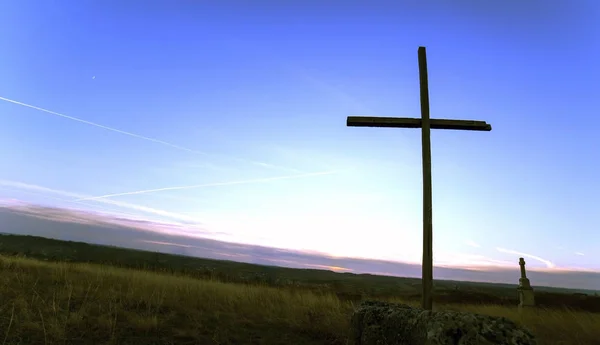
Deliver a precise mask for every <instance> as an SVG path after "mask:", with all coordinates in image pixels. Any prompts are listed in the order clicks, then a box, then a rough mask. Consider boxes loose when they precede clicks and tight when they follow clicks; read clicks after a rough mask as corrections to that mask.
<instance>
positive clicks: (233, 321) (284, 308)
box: [0, 257, 600, 345]
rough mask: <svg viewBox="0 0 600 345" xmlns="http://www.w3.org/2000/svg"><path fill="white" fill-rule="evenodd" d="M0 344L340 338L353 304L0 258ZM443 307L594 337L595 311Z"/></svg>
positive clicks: (574, 337) (597, 333)
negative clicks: (525, 310)
mask: <svg viewBox="0 0 600 345" xmlns="http://www.w3.org/2000/svg"><path fill="white" fill-rule="evenodd" d="M0 269H1V272H0V344H2V345H3V344H346V343H348V341H347V334H348V322H349V318H350V314H351V312H352V305H351V304H350V303H347V302H340V301H339V300H338V298H337V297H335V296H334V295H317V294H315V293H312V292H307V291H304V292H297V291H296V292H295V291H292V290H288V289H282V288H273V287H268V286H250V285H241V284H239V285H238V284H231V283H221V282H217V281H208V280H198V279H193V278H189V277H182V276H175V275H168V274H159V273H152V272H147V271H135V270H128V269H121V268H114V267H110V266H100V265H91V264H67V263H49V262H41V261H36V260H31V259H24V258H11V257H0ZM442 307H443V308H449V309H456V310H465V311H471V312H477V313H481V314H488V315H497V316H505V317H508V318H510V319H513V320H515V321H519V322H522V323H523V324H525V325H526V326H527V327H529V328H530V329H531V330H532V331H533V332H534V333H535V334H536V335H537V337H538V339H539V341H540V344H541V345H544V344H547V345H550V344H552V345H558V344H581V345H596V344H600V342H599V339H600V315H598V314H590V313H579V312H572V311H566V310H563V311H544V312H539V311H538V312H529V313H525V314H524V315H519V314H518V312H517V310H516V308H514V309H513V308H506V307H499V306H485V305H482V306H474V305H448V306H442Z"/></svg>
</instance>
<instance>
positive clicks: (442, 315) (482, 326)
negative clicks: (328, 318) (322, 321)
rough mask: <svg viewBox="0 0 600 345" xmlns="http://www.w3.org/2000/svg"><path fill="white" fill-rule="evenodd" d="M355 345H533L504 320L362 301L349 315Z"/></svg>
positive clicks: (526, 334) (528, 336) (531, 338)
mask: <svg viewBox="0 0 600 345" xmlns="http://www.w3.org/2000/svg"><path fill="white" fill-rule="evenodd" d="M351 327H352V333H353V334H352V337H353V340H354V344H355V345H442V344H443V345H493V344H501V345H536V344H537V342H536V340H535V337H534V336H533V335H532V334H531V333H530V332H529V331H528V330H527V329H525V328H523V327H521V326H519V325H517V324H516V323H515V322H513V321H511V320H508V319H506V318H504V317H492V316H487V315H478V314H471V313H463V312H454V311H433V312H431V311H427V310H422V309H419V308H412V307H410V306H408V305H405V304H396V303H387V302H381V301H365V302H363V303H361V304H360V305H359V307H358V308H357V309H356V310H355V311H354V314H353V315H352V326H351Z"/></svg>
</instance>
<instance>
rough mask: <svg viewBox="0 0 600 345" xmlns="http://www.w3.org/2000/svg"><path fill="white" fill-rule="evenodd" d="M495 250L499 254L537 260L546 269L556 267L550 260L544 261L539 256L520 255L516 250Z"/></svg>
mask: <svg viewBox="0 0 600 345" xmlns="http://www.w3.org/2000/svg"><path fill="white" fill-rule="evenodd" d="M496 250H497V251H499V252H501V253H507V254H515V255H521V256H524V257H526V258H530V259H534V260H537V261H539V262H542V263H544V264H545V265H546V266H547V267H548V268H555V267H556V265H554V263H552V262H551V261H550V260H546V259H543V258H540V257H539V256H535V255H531V254H527V253H521V252H518V251H516V250H511V249H504V248H496Z"/></svg>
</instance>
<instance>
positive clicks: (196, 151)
mask: <svg viewBox="0 0 600 345" xmlns="http://www.w3.org/2000/svg"><path fill="white" fill-rule="evenodd" d="M0 100H2V101H5V102H8V103H13V104H16V105H20V106H23V107H27V108H31V109H35V110H38V111H42V112H45V113H48V114H52V115H56V116H60V117H62V118H65V119H69V120H72V121H76V122H80V123H84V124H86V125H90V126H94V127H98V128H102V129H105V130H107V131H111V132H115V133H120V134H123V135H128V136H130V137H134V138H138V139H143V140H147V141H151V142H154V143H157V144H161V145H165V146H169V147H171V148H174V149H177V150H182V151H187V152H191V153H195V154H200V155H203V156H220V155H216V154H209V153H206V152H202V151H198V150H193V149H190V148H187V147H184V146H180V145H176V144H172V143H169V142H166V141H163V140H159V139H155V138H150V137H146V136H143V135H139V134H135V133H131V132H127V131H123V130H120V129H117V128H114V127H108V126H104V125H101V124H98V123H95V122H91V121H86V120H82V119H80V118H77V117H73V116H68V115H65V114H61V113H58V112H56V111H52V110H48V109H44V108H40V107H36V106H35V105H31V104H27V103H23V102H19V101H15V100H13V99H9V98H5V97H1V96H0ZM223 157H224V158H227V159H230V160H234V161H238V162H243V163H250V164H254V165H258V166H261V167H265V168H271V169H277V170H284V171H290V172H294V173H302V172H303V171H300V170H297V169H292V168H285V167H280V166H277V165H273V164H269V163H264V162H255V161H251V160H246V159H241V158H237V157H230V156H227V157H225V156H223Z"/></svg>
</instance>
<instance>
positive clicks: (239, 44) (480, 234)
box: [0, 0, 600, 271]
mask: <svg viewBox="0 0 600 345" xmlns="http://www.w3.org/2000/svg"><path fill="white" fill-rule="evenodd" d="M599 15H600V3H598V2H597V1H583V0H582V1H558V0H555V1H541V0H533V1H516V0H511V1H502V2H483V1H475V0H470V1H467V0H460V1H452V2H447V1H432V0H431V1H419V2H414V1H368V2H367V1H334V0H332V1H327V2H325V1H301V2H300V1H286V2H283V1H254V2H252V3H251V4H250V3H249V2H242V1H226V0H223V1H218V2H216V1H214V2H199V1H183V0H177V1H176V0H173V1H152V2H148V1H138V0H136V1H134V0H132V1H126V2H124V1H116V0H107V1H103V2H97V1H87V0H81V1H76V2H75V1H68V2H67V1H64V2H59V3H49V2H47V3H46V2H39V1H29V0H7V1H3V2H2V4H0V51H2V54H1V60H0V61H1V63H0V162H2V163H1V169H0V198H3V199H11V200H15V199H16V200H21V201H24V202H29V203H34V204H40V205H48V206H54V207H66V208H79V209H84V210H89V211H103V212H110V213H112V214H115V215H121V216H125V217H130V218H133V219H143V220H149V221H162V222H165V221H167V222H173V223H180V224H187V225H189V227H190V230H189V231H191V232H193V231H194V229H196V226H201V227H202V228H203V229H205V230H206V231H207V232H208V234H205V233H204V232H203V234H204V235H205V236H206V237H209V238H214V239H219V240H225V241H231V242H236V243H244V244H258V245H263V246H267V247H276V248H286V249H294V250H302V251H306V252H311V251H318V252H324V253H328V254H330V255H333V256H349V257H357V258H371V259H385V260H396V261H402V262H409V263H419V262H420V261H421V255H422V251H421V248H422V213H421V212H422V185H421V177H422V175H421V174H422V173H421V138H420V135H421V134H420V130H417V129H388V128H350V127H347V126H346V117H347V116H352V115H365V116H398V117H418V116H420V104H419V79H418V63H417V48H418V47H419V46H425V47H427V54H428V56H427V57H428V69H429V90H430V102H431V117H432V118H451V119H465V120H483V121H487V122H488V123H490V124H491V125H492V128H493V129H492V131H491V132H471V131H446V130H433V131H432V144H431V146H432V162H433V163H432V172H433V253H434V264H435V265H446V266H448V265H449V266H453V265H454V266H465V265H467V266H469V265H471V266H484V267H485V266H490V267H491V266H494V265H496V266H497V265H516V264H517V262H518V258H519V257H525V258H526V260H527V265H528V267H532V268H534V269H535V268H543V269H557V270H558V269H569V270H596V271H600V251H598V250H597V248H598V247H599V246H600V231H599V230H600V221H599V220H598V216H597V215H598V214H600V212H599V211H600V210H599V208H600V197H599V193H600V182H599V181H598V177H597V176H599V174H598V170H599V165H598V164H599V163H598V162H600V137H599V136H597V134H596V133H594V130H595V126H598V125H600V119H599V118H598V116H596V112H597V110H598V109H600V86H599V85H600V84H599V83H598V80H600V67H598V64H597V63H596V61H598V55H599V54H600V39H598V35H599V34H600V24H598V23H597V20H596V18H598V16H599ZM594 214H596V216H594Z"/></svg>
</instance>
